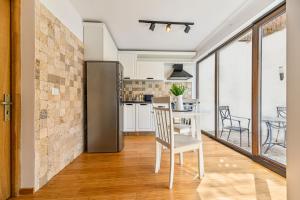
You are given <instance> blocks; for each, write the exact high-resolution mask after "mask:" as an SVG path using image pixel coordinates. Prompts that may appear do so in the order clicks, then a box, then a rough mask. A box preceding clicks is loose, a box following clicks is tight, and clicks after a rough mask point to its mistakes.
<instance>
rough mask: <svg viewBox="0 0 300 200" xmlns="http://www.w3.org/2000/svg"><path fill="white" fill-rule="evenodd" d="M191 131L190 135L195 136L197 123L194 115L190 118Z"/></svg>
mask: <svg viewBox="0 0 300 200" xmlns="http://www.w3.org/2000/svg"><path fill="white" fill-rule="evenodd" d="M191 129H192V130H191V131H192V137H193V138H195V137H196V136H197V132H196V131H197V124H196V120H195V117H192V118H191Z"/></svg>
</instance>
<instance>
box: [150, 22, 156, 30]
mask: <svg viewBox="0 0 300 200" xmlns="http://www.w3.org/2000/svg"><path fill="white" fill-rule="evenodd" d="M149 29H150V30H151V31H154V29H155V23H151V25H150V27H149Z"/></svg>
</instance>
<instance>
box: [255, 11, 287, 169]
mask: <svg viewBox="0 0 300 200" xmlns="http://www.w3.org/2000/svg"><path fill="white" fill-rule="evenodd" d="M260 30H261V37H262V38H261V42H262V44H261V47H262V48H261V58H262V59H261V70H262V71H261V119H262V121H261V131H260V132H261V138H260V139H261V140H260V141H261V142H260V143H261V154H262V155H263V156H266V157H268V158H271V159H273V160H275V161H277V162H280V163H283V164H286V143H285V135H286V15H285V14H283V15H281V16H279V17H276V18H275V19H273V20H271V21H270V22H268V23H266V24H264V25H263V26H262V27H261V29H260Z"/></svg>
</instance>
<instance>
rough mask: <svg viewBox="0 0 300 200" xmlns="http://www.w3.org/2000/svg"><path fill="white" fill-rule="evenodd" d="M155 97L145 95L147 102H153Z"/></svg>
mask: <svg viewBox="0 0 300 200" xmlns="http://www.w3.org/2000/svg"><path fill="white" fill-rule="evenodd" d="M152 98H153V95H152V94H144V101H145V102H152Z"/></svg>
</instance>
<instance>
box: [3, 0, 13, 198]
mask: <svg viewBox="0 0 300 200" xmlns="http://www.w3.org/2000/svg"><path fill="white" fill-rule="evenodd" d="M10 41H11V38H10V0H0V199H1V200H2V199H8V198H9V197H10V194H11V175H10V174H11V156H10V145H11V141H10V138H11V136H10V119H9V117H8V115H6V117H5V111H9V110H6V109H9V107H10V105H9V99H6V100H7V104H6V103H5V98H4V95H10V71H11V70H10V67H11V65H10V60H11V59H10V55H11V54H10V49H11V48H10V45H11V44H10ZM7 114H9V113H7Z"/></svg>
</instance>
